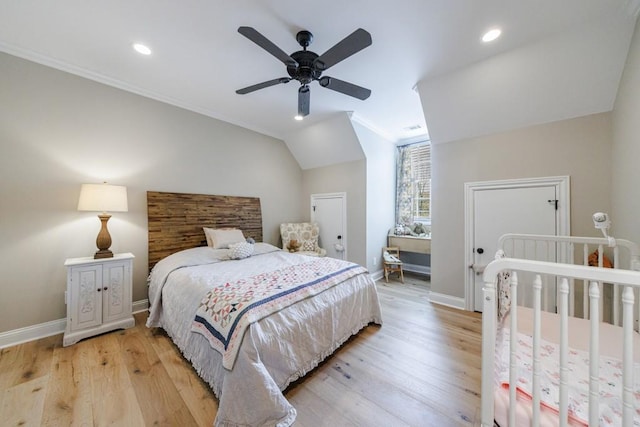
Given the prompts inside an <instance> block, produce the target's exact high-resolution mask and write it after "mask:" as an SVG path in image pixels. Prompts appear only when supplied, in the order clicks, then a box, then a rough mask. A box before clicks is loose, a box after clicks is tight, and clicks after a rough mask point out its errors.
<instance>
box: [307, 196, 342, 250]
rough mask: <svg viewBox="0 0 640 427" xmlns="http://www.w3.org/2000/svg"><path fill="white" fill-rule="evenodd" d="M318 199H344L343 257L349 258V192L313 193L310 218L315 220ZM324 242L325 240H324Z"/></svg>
mask: <svg viewBox="0 0 640 427" xmlns="http://www.w3.org/2000/svg"><path fill="white" fill-rule="evenodd" d="M318 199H342V239H341V240H342V246H344V251H343V252H342V257H343V258H342V259H344V260H347V259H349V258H347V250H348V248H349V245H348V240H349V234H348V233H347V193H346V192H341V193H318V194H312V195H311V204H310V206H309V218H310V219H311V221H312V222H313V221H314V220H315V218H314V217H315V214H314V205H315V203H314V202H315V201H316V200H318ZM323 244H324V242H323Z"/></svg>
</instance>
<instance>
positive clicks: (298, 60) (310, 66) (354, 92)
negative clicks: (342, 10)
mask: <svg viewBox="0 0 640 427" xmlns="http://www.w3.org/2000/svg"><path fill="white" fill-rule="evenodd" d="M238 32H239V33H240V34H242V35H243V36H245V37H246V38H248V39H249V40H251V41H252V42H254V43H255V44H257V45H258V46H260V47H261V48H263V49H264V50H266V51H267V52H269V53H270V54H271V55H273V56H275V57H276V58H278V59H279V60H280V61H282V62H283V63H284V65H286V67H287V73H288V74H289V77H280V78H277V79H273V80H268V81H266V82H262V83H258V84H255V85H252V86H248V87H245V88H242V89H238V90H236V93H237V94H240V95H244V94H247V93H250V92H253V91H256V90H258V89H264V88H267V87H270V86H274V85H277V84H280V83H289V82H290V81H291V80H297V81H299V82H300V88H299V89H298V116H299V117H301V118H302V117H304V116H306V115H308V114H309V103H310V89H309V83H311V82H313V81H314V80H316V81H318V82H319V83H320V86H322V87H326V88H327V89H331V90H335V91H336V92H340V93H343V94H345V95H349V96H353V97H354V98H358V99H360V100H365V99H367V98H368V97H369V95H371V90H369V89H366V88H363V87H360V86H357V85H354V84H353V83H349V82H345V81H343V80H339V79H336V78H335V77H329V76H323V75H322V73H323V72H325V71H326V70H327V69H329V68H330V67H332V66H334V65H335V64H337V63H338V62H340V61H342V60H344V59H346V58H348V57H350V56H351V55H353V54H355V53H357V52H359V51H361V50H362V49H364V48H366V47H367V46H370V45H371V34H369V33H368V32H367V31H365V30H363V29H362V28H358V29H357V30H355V31H354V32H353V33H351V34H349V35H348V36H347V37H345V38H344V39H342V41H340V42H338V43H337V44H336V45H335V46H333V47H332V48H331V49H329V50H328V51H326V52H325V53H323V54H322V55H318V54H316V53H315V52H311V51H310V50H307V47H308V46H309V45H310V44H311V41H312V40H313V34H311V33H310V32H309V31H306V30H303V31H299V32H298V34H296V40H297V41H298V43H299V44H300V46H302V50H299V51H297V52H294V53H292V54H291V55H287V54H286V53H285V52H284V51H282V49H280V48H279V47H278V46H276V45H275V44H273V43H272V42H271V41H270V40H268V39H267V38H266V37H265V36H263V35H262V34H260V33H259V32H258V31H257V30H256V29H254V28H252V27H240V28H238Z"/></svg>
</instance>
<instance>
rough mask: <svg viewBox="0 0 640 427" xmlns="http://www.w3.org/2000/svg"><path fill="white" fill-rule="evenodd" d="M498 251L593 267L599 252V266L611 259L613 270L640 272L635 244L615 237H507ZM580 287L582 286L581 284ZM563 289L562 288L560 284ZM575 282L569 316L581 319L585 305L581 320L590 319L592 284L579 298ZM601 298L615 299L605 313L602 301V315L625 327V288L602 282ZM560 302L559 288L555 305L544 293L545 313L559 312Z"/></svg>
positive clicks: (522, 299) (522, 300) (521, 298)
mask: <svg viewBox="0 0 640 427" xmlns="http://www.w3.org/2000/svg"><path fill="white" fill-rule="evenodd" d="M498 250H502V251H503V252H504V254H505V255H506V256H507V257H509V258H521V259H531V260H537V261H550V262H559V263H565V264H577V265H589V255H590V254H592V253H593V252H594V251H596V250H597V251H598V258H597V266H598V267H603V266H604V265H605V262H604V261H605V256H606V257H609V258H611V260H612V263H613V266H614V267H615V268H618V269H625V270H640V249H639V248H638V245H637V244H636V243H634V242H631V241H629V240H625V239H615V238H613V237H608V238H602V237H576V236H548V235H538V234H516V233H509V234H504V235H503V236H501V237H500V239H499V240H498ZM578 285H579V284H578ZM558 286H559V284H558ZM575 286H576V283H575V279H570V280H569V290H570V294H571V296H572V298H570V299H569V315H570V316H572V317H575V316H577V313H576V304H580V303H581V304H580V305H581V313H582V314H581V317H585V318H589V315H590V314H589V313H590V309H589V289H588V287H589V283H587V281H583V282H582V292H581V294H582V297H581V298H579V296H577V294H576V292H575ZM598 286H599V288H600V294H601V295H605V293H606V295H607V296H608V295H612V301H613V302H615V303H612V304H611V306H608V307H607V309H606V310H605V307H604V302H605V298H600V299H599V300H598V301H599V305H600V307H599V308H600V313H601V315H605V313H606V316H607V317H606V320H607V321H608V322H609V323H613V324H614V325H618V326H619V325H621V318H620V310H621V307H622V305H621V303H620V301H621V299H620V293H621V292H622V287H621V286H620V285H619V284H616V283H611V282H606V283H604V282H600V283H599V284H598ZM526 298H527V295H525V293H524V292H521V293H520V295H519V300H517V302H518V303H519V304H520V305H527V304H526V303H525V301H526ZM559 298H560V294H559V288H558V289H557V292H556V299H555V301H554V300H552V299H550V298H549V297H548V294H546V293H543V301H542V307H543V310H545V311H555V310H556V304H555V302H556V301H557V300H558V299H559ZM636 298H637V299H640V290H639V291H638V295H637V296H636ZM638 319H640V306H639V307H638V312H637V313H636V320H638Z"/></svg>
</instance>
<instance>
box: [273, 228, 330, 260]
mask: <svg viewBox="0 0 640 427" xmlns="http://www.w3.org/2000/svg"><path fill="white" fill-rule="evenodd" d="M319 235H320V229H319V228H318V224H316V223H315V222H314V223H311V222H297V223H296V222H289V223H284V224H280V236H281V237H282V249H284V250H288V251H289V252H295V253H299V254H302V255H311V256H325V255H326V254H327V251H326V250H324V249H323V248H321V247H320V246H318V236H319Z"/></svg>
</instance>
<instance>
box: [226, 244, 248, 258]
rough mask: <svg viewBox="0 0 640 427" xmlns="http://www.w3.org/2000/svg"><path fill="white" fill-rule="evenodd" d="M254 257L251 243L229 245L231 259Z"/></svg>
mask: <svg viewBox="0 0 640 427" xmlns="http://www.w3.org/2000/svg"><path fill="white" fill-rule="evenodd" d="M251 255H253V245H252V244H251V243H249V242H240V243H232V244H231V245H229V258H231V259H243V258H248V257H250V256H251Z"/></svg>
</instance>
